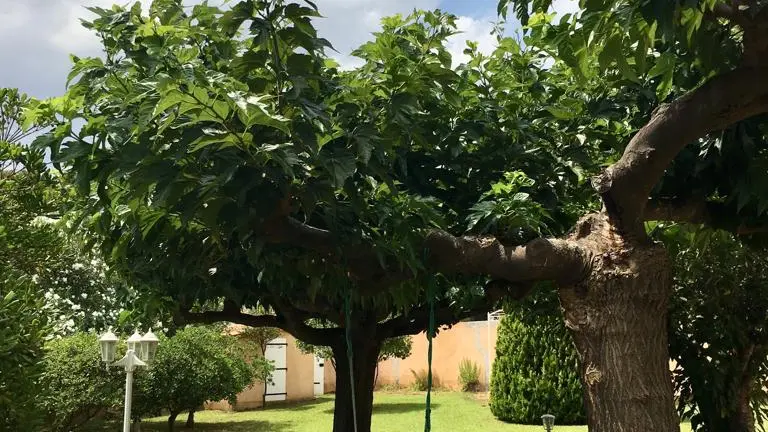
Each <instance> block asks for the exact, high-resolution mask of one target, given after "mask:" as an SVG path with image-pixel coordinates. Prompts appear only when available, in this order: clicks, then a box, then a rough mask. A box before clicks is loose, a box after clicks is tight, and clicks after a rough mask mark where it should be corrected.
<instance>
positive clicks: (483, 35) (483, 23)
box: [446, 16, 496, 66]
mask: <svg viewBox="0 0 768 432" xmlns="http://www.w3.org/2000/svg"><path fill="white" fill-rule="evenodd" d="M456 27H457V28H458V30H459V31H460V32H461V33H459V34H457V35H454V36H451V38H450V39H448V44H447V46H446V48H448V51H449V52H450V53H451V57H452V58H453V65H454V66H456V65H458V64H461V63H465V62H467V61H469V56H468V55H466V54H464V49H465V48H467V41H473V42H476V43H477V49H478V50H479V51H480V52H482V53H485V54H489V53H490V52H491V51H493V50H494V49H495V48H496V36H494V35H492V34H491V30H493V18H491V17H488V18H484V19H475V18H470V17H465V16H462V17H459V18H458V19H457V20H456Z"/></svg>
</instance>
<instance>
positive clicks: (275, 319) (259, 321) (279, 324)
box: [181, 310, 342, 345]
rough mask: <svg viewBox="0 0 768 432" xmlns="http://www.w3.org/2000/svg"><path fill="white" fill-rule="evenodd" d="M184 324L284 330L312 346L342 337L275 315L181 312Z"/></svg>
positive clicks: (337, 333) (330, 329)
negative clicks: (215, 324) (235, 325)
mask: <svg viewBox="0 0 768 432" xmlns="http://www.w3.org/2000/svg"><path fill="white" fill-rule="evenodd" d="M181 316H182V318H183V319H184V321H185V322H186V323H197V324H213V323H218V322H230V323H234V324H240V325H244V326H248V327H275V328H279V329H281V330H284V331H286V332H288V333H290V334H291V335H293V336H294V337H295V338H297V339H300V340H302V341H304V342H306V343H309V344H313V345H328V344H329V343H330V342H331V341H333V340H335V339H337V338H338V337H340V336H341V335H342V333H341V331H340V330H339V329H333V328H329V329H316V328H312V327H310V326H308V325H306V324H303V323H295V322H290V320H286V319H282V317H279V316H277V315H251V314H246V313H242V312H232V311H227V310H223V311H206V312H189V311H182V312H181Z"/></svg>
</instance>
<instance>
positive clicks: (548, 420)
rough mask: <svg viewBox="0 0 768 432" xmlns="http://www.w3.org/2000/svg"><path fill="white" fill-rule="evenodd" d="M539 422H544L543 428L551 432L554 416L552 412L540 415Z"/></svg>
mask: <svg viewBox="0 0 768 432" xmlns="http://www.w3.org/2000/svg"><path fill="white" fill-rule="evenodd" d="M541 422H542V423H544V429H545V430H546V431H547V432H552V428H554V427H555V416H553V415H552V414H544V415H543V416H541Z"/></svg>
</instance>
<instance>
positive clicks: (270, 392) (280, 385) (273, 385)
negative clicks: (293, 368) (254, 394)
mask: <svg viewBox="0 0 768 432" xmlns="http://www.w3.org/2000/svg"><path fill="white" fill-rule="evenodd" d="M287 350H288V342H287V341H286V340H285V338H277V339H272V340H271V341H269V342H267V350H266V351H265V352H264V358H265V359H267V360H268V361H270V362H272V364H273V365H274V366H275V370H273V371H272V380H271V381H272V382H270V383H267V385H266V389H265V391H264V401H265V402H271V401H284V400H285V398H286V396H287V393H286V387H285V379H286V375H287V374H288V367H287V363H286V359H285V357H286V351H287Z"/></svg>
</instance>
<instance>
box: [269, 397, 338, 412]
mask: <svg viewBox="0 0 768 432" xmlns="http://www.w3.org/2000/svg"><path fill="white" fill-rule="evenodd" d="M328 403H331V404H333V399H330V400H329V399H315V400H310V401H303V402H283V403H272V404H268V405H267V406H266V407H264V408H259V409H258V411H276V410H290V411H306V410H308V409H312V408H314V407H316V406H317V405H327V404H328Z"/></svg>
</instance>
